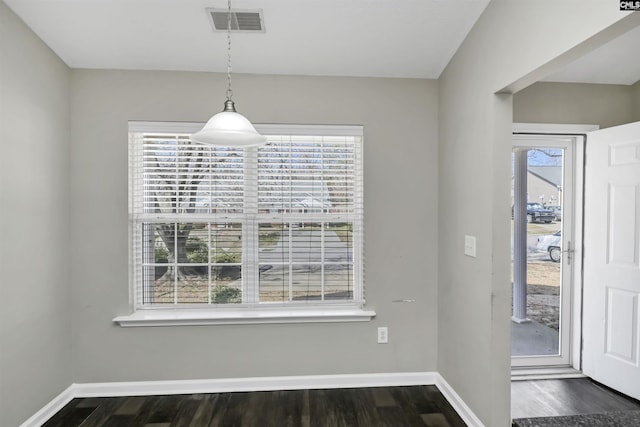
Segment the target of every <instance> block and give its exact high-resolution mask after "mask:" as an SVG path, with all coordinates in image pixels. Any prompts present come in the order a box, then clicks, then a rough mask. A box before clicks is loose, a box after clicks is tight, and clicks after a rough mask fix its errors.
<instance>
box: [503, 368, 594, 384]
mask: <svg viewBox="0 0 640 427" xmlns="http://www.w3.org/2000/svg"><path fill="white" fill-rule="evenodd" d="M585 377H586V375H585V374H583V373H582V371H579V370H577V369H574V368H572V367H570V366H556V367H539V368H536V367H527V368H513V369H511V381H527V380H553V379H560V378H585Z"/></svg>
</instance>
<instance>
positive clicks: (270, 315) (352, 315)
mask: <svg viewBox="0 0 640 427" xmlns="http://www.w3.org/2000/svg"><path fill="white" fill-rule="evenodd" d="M375 315H376V313H375V311H372V310H361V309H358V308H336V309H331V308H325V309H320V308H318V309H305V310H292V309H262V310H251V309H237V310H219V311H214V310H201V309H160V310H155V309H154V310H138V311H135V312H133V313H131V314H129V315H126V316H118V317H115V318H114V319H113V321H114V322H115V323H117V324H119V325H120V326H122V327H136V326H201V325H248V324H262V323H327V322H367V321H369V320H371V318H373V317H374V316H375Z"/></svg>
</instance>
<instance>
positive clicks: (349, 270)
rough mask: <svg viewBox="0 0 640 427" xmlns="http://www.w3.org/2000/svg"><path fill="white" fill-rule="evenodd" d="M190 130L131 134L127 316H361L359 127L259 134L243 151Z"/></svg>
mask: <svg viewBox="0 0 640 427" xmlns="http://www.w3.org/2000/svg"><path fill="white" fill-rule="evenodd" d="M199 126H200V125H197V124H196V125H193V124H175V123H148V122H132V123H130V133H129V140H130V142H129V146H130V147H129V148H130V155H129V159H130V174H131V176H130V221H131V227H132V233H131V236H132V250H131V252H132V263H131V265H132V269H133V271H132V275H131V276H132V281H133V294H134V295H133V300H134V310H138V311H142V310H145V309H162V308H172V309H175V308H184V309H194V310H197V309H201V310H202V309H207V311H209V312H211V311H224V310H226V309H230V308H231V309H238V308H242V309H247V308H248V309H256V310H263V309H269V308H283V307H286V308H287V309H300V308H302V309H304V308H308V309H323V310H324V309H327V308H357V309H361V308H362V304H363V302H364V298H363V280H362V264H363V263H362V227H363V224H362V221H363V218H362V217H363V200H362V194H363V189H362V184H363V183H362V127H360V126H336V127H331V126H293V125H292V126H259V127H258V128H259V129H258V130H259V131H260V132H261V133H262V134H263V135H265V136H267V138H268V141H269V142H268V144H267V145H265V146H262V147H257V148H256V147H253V148H245V149H243V148H234V147H211V146H204V145H199V144H193V143H191V141H190V139H189V136H190V135H191V134H192V133H193V132H195V131H197V130H198V129H199ZM212 309H214V310H212ZM149 312H151V311H150V310H149V311H147V313H149ZM116 320H117V319H116ZM121 324H122V323H121Z"/></svg>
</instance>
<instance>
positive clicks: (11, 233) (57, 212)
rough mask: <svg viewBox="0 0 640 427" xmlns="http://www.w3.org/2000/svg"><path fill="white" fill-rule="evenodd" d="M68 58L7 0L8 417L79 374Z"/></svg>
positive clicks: (1, 339) (3, 375) (0, 172)
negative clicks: (73, 308) (74, 351)
mask: <svg viewBox="0 0 640 427" xmlns="http://www.w3.org/2000/svg"><path fill="white" fill-rule="evenodd" d="M69 83H70V72H69V70H68V69H67V67H66V66H65V65H64V64H63V63H62V62H61V61H60V60H59V59H58V58H57V57H56V56H55V55H54V54H53V53H52V52H51V51H50V50H49V48H47V46H45V45H44V44H43V43H42V42H41V41H40V39H38V38H37V37H36V36H35V35H34V34H33V33H32V32H31V30H29V29H28V28H27V27H26V26H25V25H24V24H23V23H22V21H20V20H19V19H18V18H17V17H16V16H15V15H14V14H13V12H11V11H10V10H9V9H8V8H7V6H6V5H5V4H4V3H3V2H0V144H1V145H2V154H1V155H0V242H1V244H0V295H2V309H1V310H0V425H3V426H15V425H19V424H20V423H21V422H23V421H24V420H25V419H27V418H28V417H30V416H31V415H33V414H34V413H35V412H36V411H38V410H39V409H40V408H42V407H43V406H44V405H45V404H47V403H49V401H51V399H53V398H54V397H55V396H57V395H58V394H59V393H60V392H62V391H63V390H64V389H65V388H67V387H68V386H69V385H70V384H71V382H72V377H71V322H70V303H69V298H70V287H69V277H68V276H69V274H68V270H69V238H68V231H69V227H68V225H69V173H68V165H69V161H68V153H69V151H68V150H69Z"/></svg>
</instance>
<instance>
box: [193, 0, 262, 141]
mask: <svg viewBox="0 0 640 427" xmlns="http://www.w3.org/2000/svg"><path fill="white" fill-rule="evenodd" d="M227 9H228V11H227V100H226V101H225V102H224V110H222V112H220V113H218V114H216V115H215V116H213V117H211V118H210V119H209V121H208V122H207V123H206V124H205V125H204V127H203V128H202V129H201V130H200V131H199V132H196V133H194V134H193V135H191V141H193V142H196V143H199V144H207V145H223V146H234V147H252V146H258V145H264V144H266V143H267V138H265V137H264V136H262V135H260V134H259V133H258V132H257V131H256V129H255V128H254V127H253V125H252V124H251V122H250V121H249V120H247V118H246V117H244V116H243V115H242V114H239V113H238V112H236V107H235V104H234V102H233V99H232V98H233V90H232V89H231V0H228V1H227Z"/></svg>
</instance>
